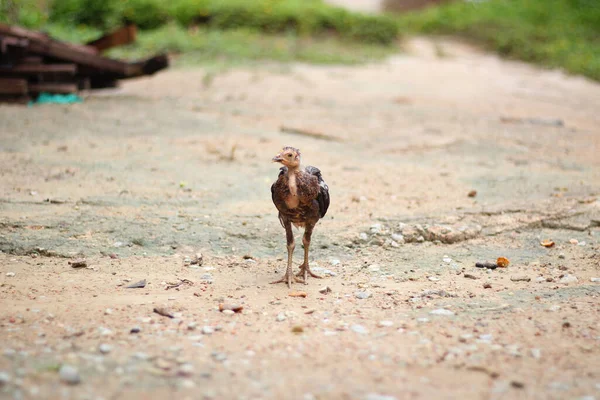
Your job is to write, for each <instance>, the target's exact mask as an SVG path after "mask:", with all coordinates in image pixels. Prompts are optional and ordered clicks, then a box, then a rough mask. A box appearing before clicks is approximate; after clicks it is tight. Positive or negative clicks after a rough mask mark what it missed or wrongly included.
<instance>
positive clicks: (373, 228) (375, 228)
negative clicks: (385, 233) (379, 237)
mask: <svg viewBox="0 0 600 400" xmlns="http://www.w3.org/2000/svg"><path fill="white" fill-rule="evenodd" d="M379 232H381V224H373V225H371V233H379Z"/></svg>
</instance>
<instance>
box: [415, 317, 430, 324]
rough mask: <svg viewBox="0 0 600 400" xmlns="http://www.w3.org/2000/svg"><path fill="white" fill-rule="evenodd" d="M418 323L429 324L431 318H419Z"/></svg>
mask: <svg viewBox="0 0 600 400" xmlns="http://www.w3.org/2000/svg"><path fill="white" fill-rule="evenodd" d="M417 322H419V323H422V324H424V323H427V322H429V318H425V317H421V318H417Z"/></svg>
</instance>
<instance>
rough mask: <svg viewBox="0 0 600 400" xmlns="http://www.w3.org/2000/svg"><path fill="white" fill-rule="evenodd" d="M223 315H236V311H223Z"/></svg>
mask: <svg viewBox="0 0 600 400" xmlns="http://www.w3.org/2000/svg"><path fill="white" fill-rule="evenodd" d="M221 313H223V314H225V315H235V311H233V310H223V311H221Z"/></svg>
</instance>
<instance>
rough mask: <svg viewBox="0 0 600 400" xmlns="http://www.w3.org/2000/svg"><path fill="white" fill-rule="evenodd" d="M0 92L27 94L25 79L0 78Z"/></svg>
mask: <svg viewBox="0 0 600 400" xmlns="http://www.w3.org/2000/svg"><path fill="white" fill-rule="evenodd" d="M0 93H2V94H17V95H26V94H27V80H26V79H11V78H0Z"/></svg>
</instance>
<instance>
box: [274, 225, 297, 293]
mask: <svg viewBox="0 0 600 400" xmlns="http://www.w3.org/2000/svg"><path fill="white" fill-rule="evenodd" d="M284 227H285V236H286V239H287V251H288V262H287V269H286V271H285V275H284V276H283V277H282V278H281V279H279V280H276V281H274V282H271V283H281V282H285V283H287V285H288V287H289V288H291V287H292V279H294V280H295V281H296V282H302V281H301V280H300V279H298V278H296V277H295V276H294V274H293V273H292V256H293V255H294V248H295V247H296V244H295V243H294V233H293V232H292V223H291V222H290V221H285V222H284Z"/></svg>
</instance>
